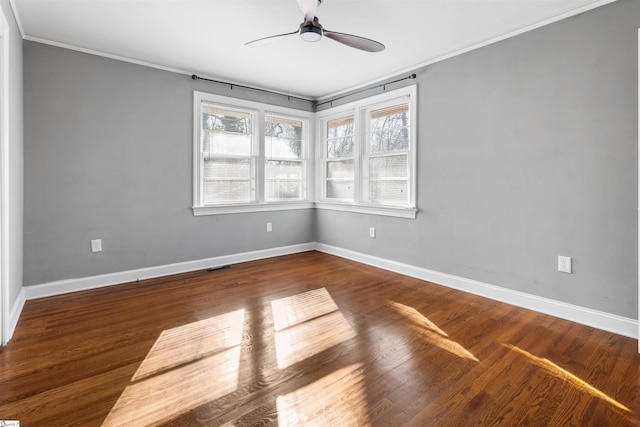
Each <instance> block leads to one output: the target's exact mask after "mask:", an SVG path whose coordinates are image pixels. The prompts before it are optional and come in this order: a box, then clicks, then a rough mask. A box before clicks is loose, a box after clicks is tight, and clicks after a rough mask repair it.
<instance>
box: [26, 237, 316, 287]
mask: <svg viewBox="0 0 640 427" xmlns="http://www.w3.org/2000/svg"><path fill="white" fill-rule="evenodd" d="M313 249H314V243H302V244H299V245H291V246H282V247H278V248H271V249H263V250H259V251H252V252H243V253H238V254H232V255H223V256H219V257H214V258H206V259H200V260H195V261H187V262H181V263H175V264H168V265H161V266H157V267H148V268H141V269H137V270H129V271H122V272H118V273H111V274H103V275H99V276H90V277H82V278H78V279H69V280H58V281H55V282H49V283H43V284H39V285H31V286H24V287H23V289H24V291H25V292H26V299H27V300H31V299H37V298H44V297H48V296H54V295H62V294H66V293H70V292H77V291H84V290H88V289H95V288H100V287H103V286H111V285H119V284H122V283H129V282H135V281H137V280H144V279H152V278H155V277H162V276H169V275H171V274H179V273H186V272H189V271H195V270H202V269H206V268H214V267H220V266H224V265H231V264H237V263H240V262H247V261H256V260H259V259H264V258H271V257H275V256H281V255H289V254H294V253H298V252H307V251H311V250H313Z"/></svg>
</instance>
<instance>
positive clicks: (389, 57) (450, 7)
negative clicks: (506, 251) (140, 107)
mask: <svg viewBox="0 0 640 427" xmlns="http://www.w3.org/2000/svg"><path fill="white" fill-rule="evenodd" d="M611 1H612V0H366V1H364V0H324V2H323V4H322V5H321V6H320V7H319V8H318V10H317V13H316V15H317V16H318V18H319V19H320V22H321V23H322V24H323V26H324V27H325V28H326V29H329V30H332V31H339V32H344V33H350V34H356V35H360V36H363V37H367V38H371V39H374V40H377V41H380V42H382V43H384V44H385V45H386V49H385V50H384V51H383V52H380V53H367V52H362V51H359V50H356V49H352V48H349V47H347V46H344V45H342V44H339V43H337V42H335V41H333V40H330V39H328V38H323V39H322V40H321V41H320V42H317V43H308V42H305V41H303V40H301V39H299V38H298V37H294V38H290V39H287V40H285V41H282V42H279V43H274V44H269V45H265V46H261V47H259V48H248V47H245V46H244V43H246V42H248V41H251V40H254V39H258V38H261V37H266V36H270V35H274V34H281V33H287V32H292V31H295V30H297V28H298V25H299V24H300V22H302V13H301V12H300V9H299V8H298V4H297V2H296V1H295V0H11V3H12V5H13V7H14V10H15V12H16V15H17V17H18V21H19V25H20V27H21V31H22V33H23V37H24V38H25V39H27V40H35V41H40V42H45V43H50V44H54V45H59V46H64V47H69V48H73V49H78V50H83V51H89V52H92V53H98V54H101V55H106V56H111V57H117V58H120V59H127V60H132V61H134V62H141V63H145V64H151V65H153V66H158V67H161V68H168V69H171V70H174V71H180V72H184V73H186V74H198V75H200V76H203V77H210V78H215V79H218V80H224V81H228V82H233V83H238V84H243V85H249V86H255V87H260V88H264V89H269V90H274V91H278V92H282V93H286V94H291V95H297V96H303V97H307V98H310V99H321V98H323V97H326V96H329V95H336V94H338V93H341V92H344V91H346V90H348V89H353V88H356V87H359V86H362V85H365V84H368V83H372V82H376V81H380V80H382V79H385V78H388V77H391V76H393V75H395V74H398V73H402V72H406V71H409V70H412V69H414V68H416V67H417V66H421V65H426V64H429V63H432V62H435V61H437V60H440V59H442V58H446V57H449V56H451V55H453V54H456V53H460V52H464V51H467V50H469V49H472V48H474V47H478V46H482V45H485V44H487V43H490V42H492V41H496V40H500V39H503V38H506V37H509V36H512V35H515V34H519V33H521V32H523V31H526V30H529V29H533V28H537V27H538V26H540V25H544V24H548V23H550V22H554V21H556V20H558V19H562V18H566V17H568V16H572V15H574V14H576V13H580V12H582V11H586V10H589V9H591V8H593V7H597V6H601V5H603V4H605V3H609V2H611ZM549 47H550V48H552V46H549Z"/></svg>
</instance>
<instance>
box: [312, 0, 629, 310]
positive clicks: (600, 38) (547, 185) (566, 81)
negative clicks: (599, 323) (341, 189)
mask: <svg viewBox="0 0 640 427" xmlns="http://www.w3.org/2000/svg"><path fill="white" fill-rule="evenodd" d="M639 26H640V2H637V1H632V0H620V1H618V2H614V3H612V4H609V5H606V6H603V7H601V8H598V9H595V10H593V11H590V12H587V13H584V14H582V15H578V16H575V17H573V18H570V19H567V20H563V21H560V22H558V23H555V24H552V25H549V26H546V27H543V28H540V29H537V30H535V31H531V32H528V33H525V34H523V35H521V36H518V37H515V38H511V39H508V40H505V41H502V42H499V43H496V44H493V45H491V46H488V47H484V48H481V49H478V50H475V51H472V52H470V53H467V54H464V55H460V56H457V57H455V58H452V59H450V60H447V61H443V62H440V63H437V64H434V65H432V66H429V67H426V68H425V69H423V70H419V72H418V74H419V76H418V79H417V81H418V85H419V95H418V96H419V98H418V103H419V105H418V108H419V119H418V163H419V165H418V208H419V210H420V212H419V214H418V217H417V219H416V220H406V219H395V218H385V217H376V216H367V215H359V214H351V213H341V212H332V211H318V212H317V227H318V231H317V238H318V241H320V242H322V243H326V244H330V245H335V246H338V247H341V248H347V249H352V250H355V251H360V252H364V253H367V254H371V255H375V256H379V257H383V258H387V259H392V260H396V261H400V262H404V263H408V264H412V265H415V266H420V267H424V268H428V269H432V270H436V271H439V272H444V273H449V274H453V275H457V276H461V277H466V278H470V279H474V280H479V281H482V282H486V283H490V284H494V285H498V286H501V287H505V288H509V289H513V290H517V291H522V292H526V293H530V294H534V295H539V296H543V297H547V298H551V299H554V300H558V301H564V302H567V303H571V304H576V305H579V306H583V307H589V308H593V309H596V310H601V311H604V312H609V313H614V314H618V315H621V316H626V317H629V318H637V313H638V307H637V303H638V275H637V272H638V250H637V244H638V240H637V236H638V217H637V208H638V148H637V147H638V108H637V103H638V98H637V94H638V84H637V82H638V46H637V44H638V43H637V41H638V27H639ZM348 100H350V99H347V101H348ZM370 226H375V227H376V228H377V236H376V239H370V238H369V237H368V227H370ZM558 255H568V256H571V257H573V262H574V265H573V267H574V274H570V275H569V274H564V273H559V272H557V256H558Z"/></svg>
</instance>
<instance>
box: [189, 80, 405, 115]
mask: <svg viewBox="0 0 640 427" xmlns="http://www.w3.org/2000/svg"><path fill="white" fill-rule="evenodd" d="M416 77H417V76H416V74H415V73H413V74H411V75H409V76H407V77H403V78H401V79H397V80H393V81H391V82H386V83H382V84H379V85H378V86H373V87H368V88H364V89H360V90H357V91H354V92H350V93H348V94H346V95H342V96H338V97H335V98H331V99H328V100H326V101H322V102H318V101H312V100H310V99H306V98H300V97H299V96H293V95H287V94H286V93H281V92H274V91H272V90H267V89H260V88H257V87H251V86H244V85H239V84H235V83H229V82H224V81H221V80H213V79H208V78H206V77H200V76H198V75H196V74H193V75H191V78H192V79H193V80H204V81H207V82H212V83H218V84H221V85H228V86H229V89H231V90H233V88H234V86H235V87H239V88H242V89H250V90H255V91H257V92H264V93H270V94H273V95H278V96H285V97H287V99H288V100H289V101H291V99H299V100H301V101H306V102H311V103H312V104H313V109H314V110H315V109H316V108H318V106H320V105H324V104H329V103H333V102H334V101H338V100H340V99H343V98H346V97H348V96H352V95H356V94H358V93H362V92H365V91H367V90H371V89H377V88H379V87H384V88H385V90H386V89H387V88H386V86H387V85H390V84H393V83H398V82H401V81H403V80H409V79H415V78H416Z"/></svg>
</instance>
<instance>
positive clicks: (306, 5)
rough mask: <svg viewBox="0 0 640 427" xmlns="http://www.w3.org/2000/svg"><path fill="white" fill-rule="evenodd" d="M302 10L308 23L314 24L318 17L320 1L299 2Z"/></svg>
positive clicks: (303, 0)
mask: <svg viewBox="0 0 640 427" xmlns="http://www.w3.org/2000/svg"><path fill="white" fill-rule="evenodd" d="M297 1H298V6H300V10H301V11H302V13H304V17H305V19H306V20H307V22H313V18H315V16H316V8H317V7H318V0H297Z"/></svg>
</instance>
